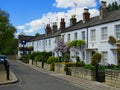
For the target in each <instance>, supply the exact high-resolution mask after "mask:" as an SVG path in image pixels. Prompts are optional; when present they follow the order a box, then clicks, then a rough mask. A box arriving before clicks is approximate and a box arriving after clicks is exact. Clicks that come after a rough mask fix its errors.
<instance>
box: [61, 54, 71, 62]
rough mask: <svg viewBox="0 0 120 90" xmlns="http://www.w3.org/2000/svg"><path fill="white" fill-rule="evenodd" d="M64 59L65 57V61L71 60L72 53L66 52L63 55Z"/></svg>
mask: <svg viewBox="0 0 120 90" xmlns="http://www.w3.org/2000/svg"><path fill="white" fill-rule="evenodd" d="M62 59H63V61H64V62H69V60H70V55H69V54H67V53H66V54H65V55H64V56H63V58H62Z"/></svg>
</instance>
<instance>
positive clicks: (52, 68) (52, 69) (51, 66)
mask: <svg viewBox="0 0 120 90" xmlns="http://www.w3.org/2000/svg"><path fill="white" fill-rule="evenodd" d="M50 71H54V63H51V64H50Z"/></svg>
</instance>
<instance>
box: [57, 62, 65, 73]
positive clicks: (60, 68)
mask: <svg viewBox="0 0 120 90" xmlns="http://www.w3.org/2000/svg"><path fill="white" fill-rule="evenodd" d="M64 67H65V64H62V63H55V72H57V73H62V74H66V72H65V71H64Z"/></svg>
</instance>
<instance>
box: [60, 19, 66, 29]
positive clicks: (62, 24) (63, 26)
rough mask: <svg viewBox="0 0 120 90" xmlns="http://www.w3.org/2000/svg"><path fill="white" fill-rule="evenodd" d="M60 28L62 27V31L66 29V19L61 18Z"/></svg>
mask: <svg viewBox="0 0 120 90" xmlns="http://www.w3.org/2000/svg"><path fill="white" fill-rule="evenodd" d="M60 29H61V31H63V30H64V29H65V20H64V18H61V22H60Z"/></svg>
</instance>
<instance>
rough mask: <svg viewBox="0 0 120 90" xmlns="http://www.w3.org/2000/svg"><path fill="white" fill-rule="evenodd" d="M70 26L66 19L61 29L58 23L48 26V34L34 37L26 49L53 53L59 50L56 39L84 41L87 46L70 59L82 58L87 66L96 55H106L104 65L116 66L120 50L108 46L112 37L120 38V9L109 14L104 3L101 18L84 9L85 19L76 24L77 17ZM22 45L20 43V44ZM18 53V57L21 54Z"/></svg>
mask: <svg viewBox="0 0 120 90" xmlns="http://www.w3.org/2000/svg"><path fill="white" fill-rule="evenodd" d="M70 25H71V26H69V27H67V28H66V27H65V20H64V19H63V18H62V19H61V22H60V30H57V26H56V24H53V26H52V29H51V27H50V25H47V26H46V34H44V35H41V36H39V37H33V39H31V40H29V41H28V42H27V44H26V46H27V47H28V46H32V47H33V51H35V52H37V51H40V52H42V51H47V52H53V53H54V55H55V56H58V54H57V52H55V51H54V49H55V47H56V43H55V42H56V38H57V37H61V38H63V39H64V42H65V43H67V42H70V41H73V40H84V41H85V43H86V44H85V46H84V47H82V48H74V47H71V48H70V49H69V51H70V59H71V61H73V62H76V56H79V57H80V59H81V60H83V61H84V62H85V63H86V64H89V63H90V62H91V57H92V55H93V54H94V53H95V52H99V53H101V54H102V60H101V64H102V65H107V64H116V65H117V51H116V48H117V47H116V45H111V44H109V43H108V39H109V36H114V37H115V38H116V40H119V39H120V10H116V11H112V12H107V9H106V2H102V6H101V7H100V15H98V16H96V17H92V18H90V13H89V10H88V9H86V8H85V9H84V12H83V20H80V21H79V22H76V18H75V16H72V17H71V19H70ZM19 45H20V44H19ZM19 53H20V52H19V51H18V55H19Z"/></svg>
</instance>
